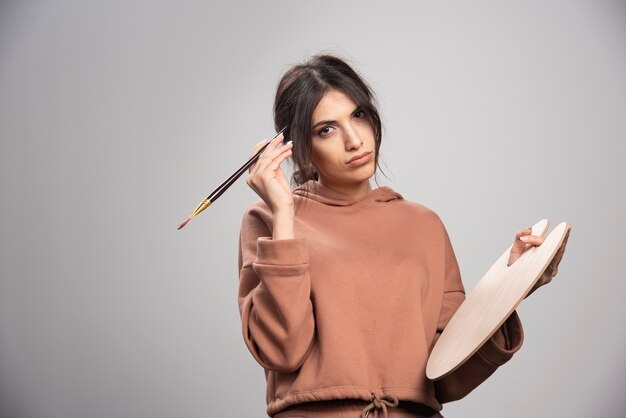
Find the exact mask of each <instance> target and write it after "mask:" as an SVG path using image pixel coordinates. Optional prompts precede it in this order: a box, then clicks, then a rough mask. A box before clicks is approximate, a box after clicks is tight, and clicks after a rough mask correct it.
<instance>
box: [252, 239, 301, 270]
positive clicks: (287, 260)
mask: <svg viewBox="0 0 626 418" xmlns="http://www.w3.org/2000/svg"><path fill="white" fill-rule="evenodd" d="M255 264H265V265H280V266H298V265H303V264H304V265H308V264H309V252H308V248H307V245H306V239H305V238H289V239H277V240H275V239H272V237H258V238H257V257H256V260H255Z"/></svg>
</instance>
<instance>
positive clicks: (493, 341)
mask: <svg viewBox="0 0 626 418" xmlns="http://www.w3.org/2000/svg"><path fill="white" fill-rule="evenodd" d="M498 333H502V335H503V336H504V338H502V335H497V334H498ZM523 342H524V329H523V327H522V321H520V319H519V316H518V315H517V311H513V313H511V315H509V317H508V318H507V320H506V321H505V322H504V324H502V326H501V327H500V329H498V330H497V331H496V334H494V335H492V336H491V338H489V339H488V340H487V342H486V343H485V344H484V345H483V346H482V347H481V348H480V349H479V350H478V352H479V353H480V355H481V356H482V357H483V358H484V359H485V360H486V361H487V362H489V363H491V364H494V365H496V366H501V365H503V364H504V363H506V362H507V361H509V360H510V359H511V357H513V354H515V353H516V352H517V351H518V350H519V349H520V348H521V347H522V343H523Z"/></svg>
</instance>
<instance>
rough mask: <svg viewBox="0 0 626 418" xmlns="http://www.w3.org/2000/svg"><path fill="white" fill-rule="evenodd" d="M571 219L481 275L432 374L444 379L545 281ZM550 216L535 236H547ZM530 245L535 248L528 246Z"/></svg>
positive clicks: (433, 360)
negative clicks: (540, 281) (531, 291)
mask: <svg viewBox="0 0 626 418" xmlns="http://www.w3.org/2000/svg"><path fill="white" fill-rule="evenodd" d="M567 226H568V224H567V222H561V223H560V224H558V225H557V226H556V227H555V228H554V229H553V230H552V232H551V233H550V235H548V236H547V237H546V238H545V240H544V241H543V242H542V243H541V245H539V246H534V245H531V244H527V248H526V250H525V251H524V252H523V253H522V255H521V256H520V257H519V258H518V259H517V260H515V262H514V263H513V264H512V265H511V266H509V267H507V263H508V261H509V254H510V252H511V248H512V247H513V244H511V245H510V246H509V248H508V249H507V250H506V251H505V252H504V253H503V254H502V255H501V256H500V258H498V260H497V261H496V262H495V263H494V264H493V266H491V268H490V269H489V270H488V271H487V273H485V275H484V276H483V277H482V279H480V281H479V282H478V284H476V286H475V287H474V289H472V291H471V292H470V294H469V295H467V296H466V298H465V300H464V301H463V303H462V304H461V306H459V308H458V310H457V311H456V312H455V314H454V315H453V316H452V318H451V319H450V322H448V324H447V326H446V327H445V328H444V330H443V332H442V333H441V336H440V337H439V340H437V343H436V344H435V347H434V348H433V350H432V352H431V353H430V357H429V359H428V363H427V365H426V376H427V377H428V378H429V379H431V380H439V379H441V378H443V377H445V376H447V375H449V374H450V373H452V372H453V371H455V370H456V369H457V368H459V367H460V366H461V365H462V364H463V363H465V361H467V359H469V358H470V357H471V356H472V355H473V354H474V353H476V351H478V349H479V348H480V347H482V345H483V344H484V343H485V342H486V341H487V340H488V339H489V338H491V336H492V335H493V334H494V333H495V332H496V331H497V330H498V328H500V326H502V324H503V323H504V321H506V319H507V318H508V317H509V315H511V313H512V312H513V311H514V310H515V308H516V307H517V306H518V305H519V303H520V302H521V301H522V300H523V299H524V298H525V297H526V295H527V294H528V292H530V290H531V289H532V288H533V286H534V285H535V283H536V282H537V281H538V280H539V278H540V277H541V275H542V274H543V272H544V271H545V269H546V268H547V267H548V265H549V264H550V262H551V261H552V259H553V258H554V256H555V255H556V253H557V250H558V249H559V248H560V247H561V243H562V242H563V239H564V238H565V235H566V232H567ZM547 229H548V220H547V219H542V220H541V221H539V222H537V223H536V224H535V225H533V227H532V232H531V234H532V235H537V236H545V235H544V234H545V233H546V231H547ZM528 247H530V248H528Z"/></svg>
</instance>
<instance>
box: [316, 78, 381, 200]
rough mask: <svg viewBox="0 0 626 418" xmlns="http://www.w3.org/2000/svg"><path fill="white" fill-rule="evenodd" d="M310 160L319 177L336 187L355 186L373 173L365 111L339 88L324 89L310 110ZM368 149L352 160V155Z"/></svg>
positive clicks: (373, 145)
mask: <svg viewBox="0 0 626 418" xmlns="http://www.w3.org/2000/svg"><path fill="white" fill-rule="evenodd" d="M311 126H312V132H311V142H312V154H311V160H312V162H313V165H314V166H315V168H316V169H317V172H318V173H319V176H320V181H321V182H322V183H323V184H325V185H327V186H329V187H331V188H333V186H335V187H334V188H335V189H337V190H341V189H345V188H350V187H354V186H357V185H358V184H361V183H363V182H365V181H367V182H368V185H369V179H370V178H371V177H372V176H373V175H374V172H375V170H376V162H375V157H376V154H375V153H376V141H375V138H374V130H373V128H372V125H371V123H370V122H369V119H368V118H367V115H366V114H365V111H364V110H362V109H360V108H359V107H358V106H357V104H356V103H355V102H354V101H352V99H351V98H350V97H349V96H347V95H346V94H344V93H343V92H341V91H339V90H329V91H327V92H326V93H325V94H324V96H322V99H321V100H320V102H319V103H318V105H317V107H316V108H315V110H314V111H313V116H312V121H311ZM364 153H369V155H368V156H367V157H365V158H364V159H362V160H359V161H357V162H356V163H351V164H348V161H350V160H351V159H352V158H354V157H356V156H359V155H362V154H364Z"/></svg>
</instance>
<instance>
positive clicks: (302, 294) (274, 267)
mask: <svg viewBox="0 0 626 418" xmlns="http://www.w3.org/2000/svg"><path fill="white" fill-rule="evenodd" d="M268 216H269V217H271V212H270V215H268V214H267V213H265V211H262V210H260V209H259V208H258V207H256V208H255V207H254V206H253V207H251V208H249V209H248V210H246V212H245V214H244V217H243V220H242V225H241V231H240V235H239V262H238V264H239V292H238V302H239V313H240V316H241V321H242V331H243V339H244V342H245V344H246V346H247V347H248V349H249V350H250V353H252V355H253V357H254V358H255V359H256V361H257V362H258V363H259V364H260V365H261V366H263V367H264V368H265V369H266V370H274V371H278V372H285V373H287V372H293V371H295V370H297V369H298V368H299V367H300V366H301V365H302V363H304V361H305V359H306V357H307V356H308V354H309V352H310V351H311V348H312V347H313V341H314V330H315V321H314V318H313V306H312V303H311V297H310V296H311V281H310V278H309V269H308V267H309V254H308V250H307V246H306V240H305V239H304V238H293V239H279V240H273V239H272V232H271V228H270V227H269V226H268V225H271V219H268ZM264 218H265V219H264Z"/></svg>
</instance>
